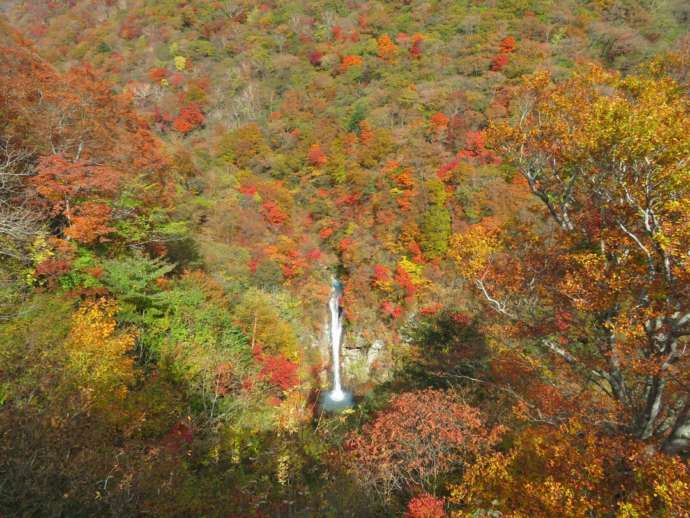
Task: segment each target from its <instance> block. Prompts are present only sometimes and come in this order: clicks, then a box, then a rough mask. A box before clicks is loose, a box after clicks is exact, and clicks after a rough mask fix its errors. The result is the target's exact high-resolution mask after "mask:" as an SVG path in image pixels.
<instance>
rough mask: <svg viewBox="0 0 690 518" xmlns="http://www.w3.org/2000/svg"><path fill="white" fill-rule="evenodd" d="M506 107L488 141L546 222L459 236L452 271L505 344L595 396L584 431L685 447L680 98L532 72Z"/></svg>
mask: <svg viewBox="0 0 690 518" xmlns="http://www.w3.org/2000/svg"><path fill="white" fill-rule="evenodd" d="M513 104H514V108H515V111H516V113H515V118H514V120H513V121H512V122H500V123H496V124H493V126H492V127H491V129H490V132H489V137H490V144H491V145H492V146H493V147H494V149H495V150H497V151H498V152H499V153H500V154H501V155H502V157H503V158H504V160H505V161H506V162H507V163H508V164H511V165H513V166H514V168H515V169H516V170H517V172H518V174H520V175H522V176H523V177H524V179H525V181H526V183H527V185H528V187H529V189H530V190H531V192H532V193H533V195H534V196H535V197H536V199H537V200H539V201H540V202H541V203H540V205H541V206H542V208H543V215H544V218H543V219H542V220H540V221H534V222H532V223H531V224H530V223H525V222H523V223H522V224H519V225H515V226H513V227H512V228H510V229H507V230H504V231H500V230H498V229H491V228H483V227H482V226H481V225H477V226H476V227H475V228H471V229H470V230H468V231H467V232H465V233H463V234H461V235H458V236H456V238H455V243H454V244H455V249H454V253H455V256H456V259H457V261H458V264H459V266H460V269H461V270H462V272H463V274H464V275H465V276H466V277H467V278H468V279H469V280H470V281H471V282H472V283H473V284H474V285H475V286H476V288H477V291H478V292H479V294H480V295H481V298H482V299H483V300H484V302H485V303H486V304H487V305H488V306H489V307H490V308H492V309H493V310H495V311H496V312H497V313H498V314H499V315H500V316H501V317H502V318H503V319H504V322H507V323H508V324H509V328H510V329H512V331H513V332H514V334H513V338H518V339H519V340H522V341H523V343H524V342H525V341H526V342H529V343H530V344H532V347H533V349H532V350H533V351H534V352H535V354H537V351H541V352H540V353H538V356H539V357H540V358H541V359H542V360H543V361H544V362H545V364H546V365H548V366H550V367H551V368H552V369H553V371H554V372H556V373H559V376H560V379H561V380H564V382H565V383H567V384H569V385H570V388H571V390H573V388H574V387H577V390H580V391H586V392H589V393H590V394H592V396H591V397H590V399H591V400H592V401H593V402H595V404H592V405H591V408H582V409H581V410H582V413H583V414H589V417H590V418H591V419H592V422H596V423H598V424H600V425H602V426H605V427H606V428H607V429H609V430H613V431H615V432H617V433H624V434H626V435H628V436H632V437H636V438H638V439H642V440H649V441H651V442H652V443H654V444H655V445H657V446H658V447H660V448H662V449H664V450H665V451H667V452H672V453H676V452H680V451H682V450H684V449H687V447H688V444H689V441H690V391H689V390H688V386H689V385H690V370H689V369H688V363H689V357H690V356H689V355H688V335H690V297H689V295H690V293H689V287H690V258H689V256H688V250H689V249H690V225H689V224H688V223H690V163H689V162H688V157H689V156H690V133H688V127H690V110H689V108H690V104H689V102H688V97H687V92H685V91H684V90H683V88H682V87H681V86H680V85H678V84H677V83H676V82H674V81H673V80H672V79H671V78H669V77H664V76H661V75H652V74H640V75H631V76H627V77H623V76H621V75H620V74H617V73H613V72H607V71H605V70H602V69H600V68H596V67H591V68H588V69H586V70H584V71H582V72H580V73H577V74H576V75H574V77H572V78H571V79H568V80H566V81H562V82H554V81H553V80H552V79H551V78H550V77H549V75H548V74H547V73H541V72H540V73H537V74H535V75H533V76H531V77H529V78H527V79H526V80H525V81H524V83H523V85H522V88H521V92H520V94H519V95H518V96H517V97H516V100H515V102H514V103H513ZM511 326H512V327H511ZM509 341H510V340H508V339H506V340H505V342H509ZM513 344H515V341H513ZM559 376H556V377H559Z"/></svg>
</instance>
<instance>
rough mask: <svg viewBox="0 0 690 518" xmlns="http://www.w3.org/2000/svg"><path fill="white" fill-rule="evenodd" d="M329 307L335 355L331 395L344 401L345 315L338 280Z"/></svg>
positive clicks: (332, 397)
mask: <svg viewBox="0 0 690 518" xmlns="http://www.w3.org/2000/svg"><path fill="white" fill-rule="evenodd" d="M328 308H329V309H330V310H331V353H332V355H333V358H332V360H333V390H331V392H330V393H329V397H330V399H331V400H332V401H342V400H343V399H345V392H343V387H342V385H341V383H340V341H341V340H342V337H343V316H342V314H341V312H340V289H339V283H338V281H334V282H333V291H332V292H331V299H330V300H329V301H328Z"/></svg>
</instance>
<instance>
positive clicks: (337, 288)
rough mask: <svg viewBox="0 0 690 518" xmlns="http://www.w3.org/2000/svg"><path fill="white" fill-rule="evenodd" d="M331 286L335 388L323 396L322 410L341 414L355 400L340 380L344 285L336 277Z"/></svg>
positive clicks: (331, 325) (331, 337) (331, 331)
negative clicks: (344, 388)
mask: <svg viewBox="0 0 690 518" xmlns="http://www.w3.org/2000/svg"><path fill="white" fill-rule="evenodd" d="M331 286H332V290H331V298H330V299H329V300H328V311H329V313H330V317H331V321H330V325H329V328H330V329H329V331H330V333H329V335H330V339H331V354H332V358H331V359H332V362H331V364H332V365H333V388H332V389H331V390H330V391H329V392H324V393H322V394H321V408H323V409H324V410H326V411H328V412H340V411H342V410H345V409H346V408H350V407H351V406H352V405H353V399H352V394H351V393H350V392H348V391H347V390H343V385H342V382H341V380H340V346H341V345H342V342H343V311H342V307H340V298H341V296H342V294H343V285H342V284H340V281H338V279H336V278H335V277H334V278H333V282H332V283H331Z"/></svg>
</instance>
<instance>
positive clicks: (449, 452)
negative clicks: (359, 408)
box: [345, 389, 500, 499]
mask: <svg viewBox="0 0 690 518" xmlns="http://www.w3.org/2000/svg"><path fill="white" fill-rule="evenodd" d="M499 433H500V429H493V430H492V429H489V428H488V427H487V426H486V424H485V422H484V419H483V417H482V415H481V414H480V412H479V410H477V409H476V408H473V407H471V406H469V405H466V404H465V403H463V402H461V401H460V400H459V399H458V398H457V397H456V396H455V395H454V394H453V393H451V392H447V391H443V390H434V389H427V390H421V391H417V392H407V393H403V394H400V395H397V396H395V397H394V398H393V399H392V401H391V404H390V406H389V407H388V408H387V409H385V410H383V411H382V412H380V413H378V414H377V415H376V417H375V418H374V420H373V421H372V422H371V423H369V424H367V425H365V426H364V427H363V428H362V430H361V431H355V432H352V433H351V434H350V435H349V436H348V437H347V439H346V441H345V449H346V455H345V464H346V466H347V467H348V469H349V470H350V472H352V473H353V474H354V475H355V476H356V477H357V478H358V479H359V480H360V481H361V483H362V484H363V485H364V486H366V487H367V488H368V489H371V490H373V491H374V492H376V493H377V494H379V495H380V496H381V497H383V498H384V499H388V498H390V497H391V496H392V494H393V493H395V492H404V491H409V490H411V489H412V488H416V487H420V486H421V487H423V488H427V489H429V490H431V491H433V490H434V489H435V488H436V487H437V486H438V485H439V484H440V483H441V482H442V477H443V475H444V474H446V473H448V472H449V471H451V470H456V469H461V468H462V466H463V465H464V464H465V463H466V462H468V461H469V460H471V459H472V458H474V457H475V456H476V455H477V454H479V453H481V452H484V451H487V450H488V449H489V448H490V447H491V446H492V445H493V444H494V443H495V442H496V440H497V438H498V436H499Z"/></svg>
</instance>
